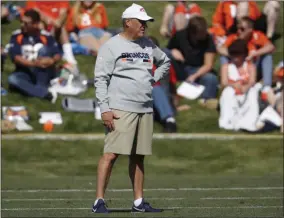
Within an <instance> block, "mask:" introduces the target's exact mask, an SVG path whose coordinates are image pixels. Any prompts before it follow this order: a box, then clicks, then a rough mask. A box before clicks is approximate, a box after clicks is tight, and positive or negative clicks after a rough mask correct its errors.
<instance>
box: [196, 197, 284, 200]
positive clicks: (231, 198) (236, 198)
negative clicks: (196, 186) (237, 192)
mask: <svg viewBox="0 0 284 218" xmlns="http://www.w3.org/2000/svg"><path fill="white" fill-rule="evenodd" d="M268 199H283V197H205V198H200V200H268Z"/></svg>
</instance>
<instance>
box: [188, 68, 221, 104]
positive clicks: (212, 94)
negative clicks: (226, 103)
mask: <svg viewBox="0 0 284 218" xmlns="http://www.w3.org/2000/svg"><path fill="white" fill-rule="evenodd" d="M199 68H200V67H191V66H186V67H185V68H184V71H185V72H186V73H187V76H190V75H193V74H195V73H196V71H198V70H199ZM195 82H196V83H198V84H201V85H203V86H204V87H205V90H204V92H203V93H202V95H201V98H203V99H211V98H217V90H218V79H217V76H216V75H215V74H213V73H211V72H208V73H206V74H204V75H202V76H201V77H199V78H198V79H197V80H196V81H195Z"/></svg>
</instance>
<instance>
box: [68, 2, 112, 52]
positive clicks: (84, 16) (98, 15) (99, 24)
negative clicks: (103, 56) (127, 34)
mask: <svg viewBox="0 0 284 218" xmlns="http://www.w3.org/2000/svg"><path fill="white" fill-rule="evenodd" d="M107 27H108V18H107V13H106V9H105V7H104V5H103V4H102V3H98V2H96V1H77V2H76V3H75V5H74V6H73V8H72V9H71V11H70V13H69V15H68V19H67V30H68V31H73V30H77V31H78V37H79V43H80V44H81V45H84V46H86V47H87V48H89V49H91V50H93V51H98V49H99V48H100V46H101V45H102V44H103V43H104V42H106V41H107V40H108V39H109V38H110V37H111V36H112V35H111V33H109V32H107V31H105V29H106V28H107Z"/></svg>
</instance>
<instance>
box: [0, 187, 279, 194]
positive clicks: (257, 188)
mask: <svg viewBox="0 0 284 218" xmlns="http://www.w3.org/2000/svg"><path fill="white" fill-rule="evenodd" d="M283 189H284V188H283V187H222V188H197V187H196V188H148V189H144V191H229V190H231V191H232V190H235V191H238V190H247V191H249V190H283ZM107 191H108V192H132V191H133V190H132V189H107ZM1 192H2V193H7V192H26V193H28V192H32V193H33V192H95V189H6V190H1Z"/></svg>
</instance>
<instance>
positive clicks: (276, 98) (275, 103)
mask: <svg viewBox="0 0 284 218" xmlns="http://www.w3.org/2000/svg"><path fill="white" fill-rule="evenodd" d="M273 74H274V77H275V79H276V82H277V86H276V87H275V89H274V90H273V92H271V93H270V95H268V99H267V100H268V102H269V104H270V105H271V106H272V107H273V108H274V109H275V110H276V111H277V112H278V113H279V115H280V116H281V118H282V121H283V110H284V109H283V101H284V99H283V96H284V93H283V92H284V89H283V83H284V61H281V62H280V63H279V64H278V65H277V67H276V68H275V69H274V73H273ZM283 129H284V128H283V122H282V125H281V128H280V130H281V132H282V133H283Z"/></svg>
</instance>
